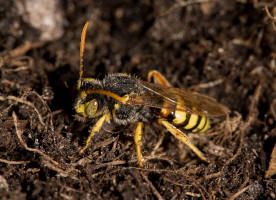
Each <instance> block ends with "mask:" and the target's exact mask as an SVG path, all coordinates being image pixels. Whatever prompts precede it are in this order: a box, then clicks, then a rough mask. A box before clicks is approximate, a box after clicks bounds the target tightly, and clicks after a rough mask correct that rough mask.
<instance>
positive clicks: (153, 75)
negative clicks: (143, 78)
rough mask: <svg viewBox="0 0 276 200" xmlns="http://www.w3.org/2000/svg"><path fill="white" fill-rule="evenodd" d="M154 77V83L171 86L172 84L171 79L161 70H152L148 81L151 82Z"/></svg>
mask: <svg viewBox="0 0 276 200" xmlns="http://www.w3.org/2000/svg"><path fill="white" fill-rule="evenodd" d="M152 78H153V82H154V83H157V84H159V85H163V86H167V87H171V84H170V83H169V81H168V80H167V79H166V78H165V77H164V76H163V75H162V74H161V73H160V72H159V71H156V70H151V71H150V72H149V73H148V81H149V82H151V80H152Z"/></svg>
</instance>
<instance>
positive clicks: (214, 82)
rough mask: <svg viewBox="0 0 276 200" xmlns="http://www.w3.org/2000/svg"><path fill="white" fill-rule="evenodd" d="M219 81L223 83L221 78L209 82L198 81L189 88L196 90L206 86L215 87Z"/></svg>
mask: <svg viewBox="0 0 276 200" xmlns="http://www.w3.org/2000/svg"><path fill="white" fill-rule="evenodd" d="M221 83H223V79H217V80H215V81H211V82H208V83H200V84H198V85H195V86H193V87H191V88H190V89H191V90H198V89H200V88H202V89H206V88H211V87H215V86H217V85H219V84H221Z"/></svg>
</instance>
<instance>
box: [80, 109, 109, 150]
mask: <svg viewBox="0 0 276 200" xmlns="http://www.w3.org/2000/svg"><path fill="white" fill-rule="evenodd" d="M105 121H107V122H109V121H110V114H105V115H103V116H102V117H101V118H100V119H99V120H98V121H97V122H96V124H95V125H94V126H93V127H92V128H91V130H90V134H89V136H88V138H87V140H86V142H85V146H84V147H83V148H81V150H80V151H79V153H80V154H82V153H83V152H84V151H85V150H86V149H87V147H88V146H89V144H90V142H91V140H92V138H93V136H94V135H95V134H96V133H97V132H99V131H100V130H101V128H102V126H103V123H104V122H105Z"/></svg>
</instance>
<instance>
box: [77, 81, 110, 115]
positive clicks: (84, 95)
mask: <svg viewBox="0 0 276 200" xmlns="http://www.w3.org/2000/svg"><path fill="white" fill-rule="evenodd" d="M101 88H102V84H101V82H100V81H99V80H97V79H93V78H82V79H80V80H79V81H78V85H77V89H78V90H79V91H80V92H79V94H78V97H77V99H76V103H75V111H76V112H77V113H78V114H80V115H82V116H84V117H90V118H94V117H98V116H100V115H102V114H103V113H104V110H105V109H104V97H103V96H102V95H99V94H93V93H92V94H90V93H89V92H88V91H89V90H90V89H101Z"/></svg>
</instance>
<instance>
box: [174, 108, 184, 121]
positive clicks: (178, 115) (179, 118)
mask: <svg viewBox="0 0 276 200" xmlns="http://www.w3.org/2000/svg"><path fill="white" fill-rule="evenodd" d="M186 118H187V113H186V112H182V111H178V110H177V111H175V117H174V119H173V123H174V124H181V123H183V122H184V121H185V120H186Z"/></svg>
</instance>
